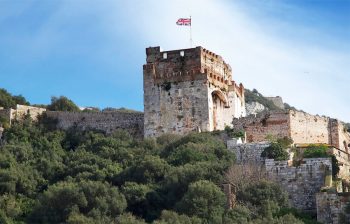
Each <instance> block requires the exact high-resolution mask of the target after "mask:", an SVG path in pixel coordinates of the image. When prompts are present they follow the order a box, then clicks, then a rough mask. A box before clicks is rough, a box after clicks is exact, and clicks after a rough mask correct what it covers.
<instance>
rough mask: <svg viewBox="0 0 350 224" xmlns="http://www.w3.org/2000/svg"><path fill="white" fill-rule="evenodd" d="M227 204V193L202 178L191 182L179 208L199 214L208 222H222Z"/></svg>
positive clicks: (185, 211)
mask: <svg viewBox="0 0 350 224" xmlns="http://www.w3.org/2000/svg"><path fill="white" fill-rule="evenodd" d="M225 206H226V198H225V194H224V193H223V192H222V191H221V190H220V188H219V187H217V186H216V185H215V184H214V183H213V182H210V181H207V180H200V181H197V182H194V183H192V184H190V186H189V188H188V191H187V192H186V194H185V195H184V196H183V198H182V199H181V201H180V202H179V203H178V204H177V206H176V207H177V210H178V211H179V212H180V213H182V214H187V215H189V216H198V217H199V218H202V219H203V220H205V222H206V223H222V216H223V214H224V210H225Z"/></svg>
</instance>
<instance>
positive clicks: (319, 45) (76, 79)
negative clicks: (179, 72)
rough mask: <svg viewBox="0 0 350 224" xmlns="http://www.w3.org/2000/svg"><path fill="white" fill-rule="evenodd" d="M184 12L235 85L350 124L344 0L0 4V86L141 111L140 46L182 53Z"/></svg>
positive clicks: (348, 16) (37, 99)
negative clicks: (228, 67)
mask: <svg viewBox="0 0 350 224" xmlns="http://www.w3.org/2000/svg"><path fill="white" fill-rule="evenodd" d="M189 15H192V18H193V27H192V28H193V29H192V31H193V40H194V44H195V45H200V46H203V47H205V48H207V49H209V50H211V51H213V52H215V53H218V54H220V55H222V56H223V57H224V59H225V60H226V62H228V63H229V64H230V65H231V67H232V69H233V77H234V79H235V80H236V81H237V82H242V83H243V84H244V85H245V86H246V87H247V88H250V89H252V88H256V89H258V90H259V91H260V92H262V93H263V94H265V95H267V96H274V95H279V96H282V97H283V98H284V100H285V101H286V102H288V103H290V104H291V105H293V106H296V107H297V108H299V109H303V110H305V111H307V112H310V113H313V114H320V115H328V116H332V117H335V118H340V119H342V120H345V121H350V114H349V111H350V105H349V102H350V97H349V94H348V92H349V88H348V87H349V83H350V42H349V40H350V0H288V1H287V0H279V1H278V0H235V1H229V0H215V1H214V0H174V1H162V0H128V1H122V0H99V1H97V0H94V1H92V0H60V1H58V0H0V88H6V89H8V90H9V91H10V92H12V93H14V94H22V95H24V96H25V97H26V98H27V99H28V100H29V101H30V102H31V103H44V104H47V103H49V102H50V98H51V96H59V95H65V96H67V97H69V98H71V99H72V100H74V101H75V102H76V103H77V104H78V105H80V106H97V107H100V108H104V107H107V106H108V107H127V108H133V109H137V110H143V90H142V64H144V63H145V48H146V47H149V46H158V45H160V46H161V47H162V48H163V49H164V50H171V49H177V48H187V47H189V29H188V27H179V26H176V25H175V22H176V20H177V19H178V18H180V17H186V16H189Z"/></svg>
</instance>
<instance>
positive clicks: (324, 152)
mask: <svg viewBox="0 0 350 224" xmlns="http://www.w3.org/2000/svg"><path fill="white" fill-rule="evenodd" d="M326 157H329V153H328V146H326V145H310V146H308V147H307V148H306V150H305V151H304V158H326Z"/></svg>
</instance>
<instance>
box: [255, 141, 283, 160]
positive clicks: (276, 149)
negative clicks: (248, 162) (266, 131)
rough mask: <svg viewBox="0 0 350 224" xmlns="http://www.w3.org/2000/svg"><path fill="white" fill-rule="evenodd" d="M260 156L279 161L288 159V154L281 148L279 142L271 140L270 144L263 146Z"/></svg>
mask: <svg viewBox="0 0 350 224" xmlns="http://www.w3.org/2000/svg"><path fill="white" fill-rule="evenodd" d="M261 157H264V158H268V159H274V160H277V161H280V160H288V159H289V154H288V152H287V151H286V150H285V149H283V148H282V145H281V144H279V143H277V142H272V143H271V145H270V146H269V147H267V148H265V149H264V151H263V152H262V153H261Z"/></svg>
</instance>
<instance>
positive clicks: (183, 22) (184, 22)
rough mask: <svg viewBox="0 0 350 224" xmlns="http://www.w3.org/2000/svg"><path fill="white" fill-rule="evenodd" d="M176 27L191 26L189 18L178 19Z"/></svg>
mask: <svg viewBox="0 0 350 224" xmlns="http://www.w3.org/2000/svg"><path fill="white" fill-rule="evenodd" d="M176 25H179V26H191V18H180V19H178V20H177V22H176Z"/></svg>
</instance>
